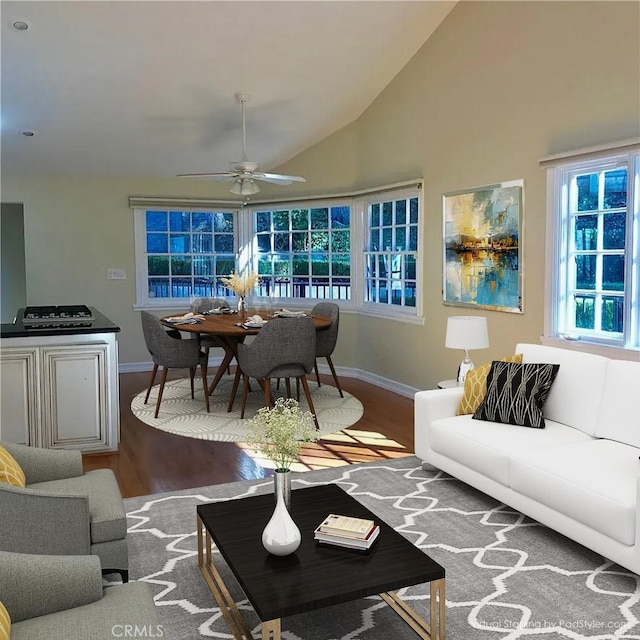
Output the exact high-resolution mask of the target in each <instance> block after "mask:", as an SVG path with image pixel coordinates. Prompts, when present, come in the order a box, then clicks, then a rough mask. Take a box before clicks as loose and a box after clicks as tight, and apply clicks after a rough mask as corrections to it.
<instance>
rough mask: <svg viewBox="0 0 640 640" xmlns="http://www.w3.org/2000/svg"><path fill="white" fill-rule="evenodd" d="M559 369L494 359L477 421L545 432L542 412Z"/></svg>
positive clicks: (556, 366)
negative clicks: (531, 428) (500, 423)
mask: <svg viewBox="0 0 640 640" xmlns="http://www.w3.org/2000/svg"><path fill="white" fill-rule="evenodd" d="M558 369H560V365H559V364H537V363H531V362H524V363H517V362H503V361H499V360H494V361H493V362H492V363H491V369H490V370H489V375H488V376H487V393H486V395H485V397H484V400H483V401H482V402H481V403H480V406H479V407H478V408H477V409H476V411H475V413H474V414H473V419H474V420H488V421H491V422H502V423H506V424H514V425H518V426H520V427H533V428H534V429H544V426H545V425H544V417H543V415H542V409H543V407H544V403H545V402H546V401H547V397H548V395H549V391H550V390H551V385H552V384H553V381H554V380H555V379H556V376H557V375H558Z"/></svg>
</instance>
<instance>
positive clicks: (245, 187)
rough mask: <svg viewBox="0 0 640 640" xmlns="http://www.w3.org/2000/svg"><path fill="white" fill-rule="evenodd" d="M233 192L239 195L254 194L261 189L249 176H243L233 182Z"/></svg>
mask: <svg viewBox="0 0 640 640" xmlns="http://www.w3.org/2000/svg"><path fill="white" fill-rule="evenodd" d="M229 191H231V193H235V194H236V195H237V196H252V195H253V194H254V193H258V192H259V191H260V187H259V186H258V185H257V184H256V183H255V182H254V181H253V180H250V179H249V178H241V179H240V180H236V181H235V182H234V183H233V186H232V187H231V189H229Z"/></svg>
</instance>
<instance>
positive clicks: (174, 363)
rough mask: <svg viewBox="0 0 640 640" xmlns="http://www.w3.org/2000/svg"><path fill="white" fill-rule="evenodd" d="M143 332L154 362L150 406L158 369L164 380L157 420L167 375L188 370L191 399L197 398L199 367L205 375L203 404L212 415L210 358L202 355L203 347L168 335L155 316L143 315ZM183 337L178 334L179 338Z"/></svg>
mask: <svg viewBox="0 0 640 640" xmlns="http://www.w3.org/2000/svg"><path fill="white" fill-rule="evenodd" d="M141 319H142V331H143V333H144V341H145V344H146V345H147V350H148V351H149V353H150V354H151V358H152V359H153V371H152V372H151V379H150V380H149V386H148V387H147V394H146V395H145V398H144V403H145V404H147V401H148V400H149V394H150V393H151V388H152V387H153V383H154V381H155V379H156V373H157V372H158V367H159V366H161V367H162V377H161V379H160V389H159V391H158V400H157V402H156V412H155V414H154V417H156V418H157V417H158V414H159V412H160V402H161V401H162V392H163V391H164V385H165V383H166V381H167V373H168V371H169V369H189V379H190V380H191V397H192V398H193V397H194V388H193V384H194V378H195V373H196V367H197V366H198V365H200V370H201V372H202V384H203V387H204V401H205V406H206V407H207V413H209V392H208V391H209V390H208V388H207V355H206V354H205V353H203V352H202V351H200V343H199V342H198V341H197V340H181V339H180V338H179V337H174V334H173V333H172V334H171V335H170V334H169V333H167V331H166V329H165V328H164V326H163V325H162V323H161V322H160V320H158V318H156V317H155V316H154V315H151V314H150V313H147V312H146V311H142V312H141ZM179 335H180V334H178V336H179Z"/></svg>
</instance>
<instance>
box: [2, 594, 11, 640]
mask: <svg viewBox="0 0 640 640" xmlns="http://www.w3.org/2000/svg"><path fill="white" fill-rule="evenodd" d="M10 636H11V618H10V617H9V612H8V611H7V608H6V607H5V606H4V605H3V604H2V601H1V600H0V640H9V637H10Z"/></svg>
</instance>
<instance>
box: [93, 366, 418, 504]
mask: <svg viewBox="0 0 640 640" xmlns="http://www.w3.org/2000/svg"><path fill="white" fill-rule="evenodd" d="M149 375H150V374H149V373H148V372H144V373H125V374H120V416H121V417H120V421H121V426H120V430H121V436H120V449H119V451H118V453H109V454H88V455H85V456H84V457H83V462H84V468H85V471H87V470H90V469H100V468H105V467H106V468H109V469H112V470H113V472H114V473H115V475H116V478H117V479H118V483H119V485H120V490H121V492H122V495H123V497H125V498H130V497H133V496H141V495H147V494H151V493H161V492H163V491H172V490H175V489H190V488H193V487H201V486H206V485H210V484H220V483H224V482H233V481H236V480H248V479H253V478H263V477H266V476H270V475H271V474H272V471H270V470H269V469H268V468H264V467H263V466H261V465H260V464H259V461H257V460H254V459H253V458H252V457H251V456H250V455H249V454H248V453H247V452H246V451H245V450H244V449H243V447H242V445H240V444H236V443H232V442H209V441H206V440H197V439H194V438H185V437H182V436H176V435H172V434H170V433H165V432H163V431H159V430H158V429H154V428H153V427H150V426H148V425H146V424H144V423H143V422H141V421H140V420H138V419H137V418H136V417H134V415H133V414H132V413H131V408H130V405H131V399H132V398H133V397H134V396H135V395H136V394H138V393H139V392H140V391H142V390H144V389H145V388H146V386H147V383H148V381H149ZM181 375H184V372H180V371H176V372H175V373H173V372H169V378H170V379H171V378H172V377H174V378H179V377H181ZM321 380H322V382H323V383H324V382H327V383H330V382H331V380H330V377H325V376H321ZM310 384H313V383H312V382H310ZM341 384H342V386H343V388H344V390H345V391H348V392H349V393H350V394H352V395H354V396H355V397H357V398H358V399H359V400H360V401H361V402H362V404H363V405H364V415H363V416H362V418H361V419H360V420H359V422H358V423H357V424H355V425H353V426H352V427H349V429H346V430H344V431H342V432H340V433H338V434H332V435H330V436H329V437H327V438H325V439H323V440H320V441H319V442H317V443H314V444H312V445H310V446H308V447H305V448H304V449H303V451H302V454H301V456H300V461H299V462H298V463H297V464H296V465H295V466H294V470H305V469H321V468H325V467H333V466H338V465H341V464H350V463H354V462H368V461H372V460H380V459H385V458H396V457H400V456H405V455H409V454H411V453H413V399H412V398H406V397H404V396H401V395H398V394H395V393H392V392H390V391H387V390H386V389H381V388H379V387H376V386H374V385H372V384H369V383H367V382H362V381H360V380H356V379H353V378H341Z"/></svg>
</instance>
